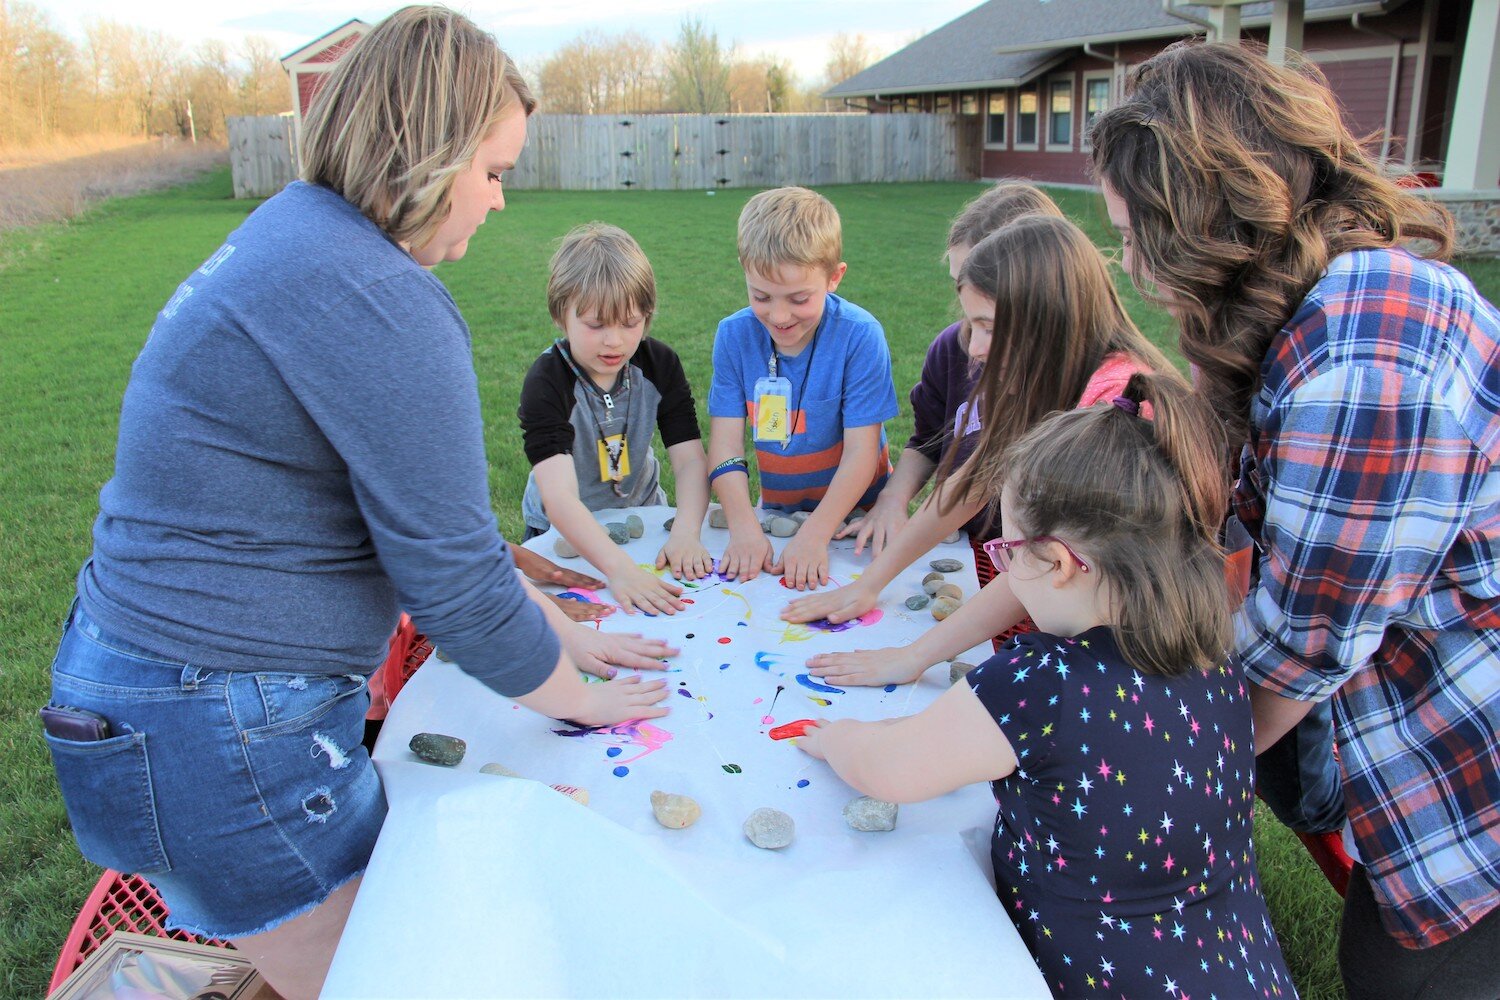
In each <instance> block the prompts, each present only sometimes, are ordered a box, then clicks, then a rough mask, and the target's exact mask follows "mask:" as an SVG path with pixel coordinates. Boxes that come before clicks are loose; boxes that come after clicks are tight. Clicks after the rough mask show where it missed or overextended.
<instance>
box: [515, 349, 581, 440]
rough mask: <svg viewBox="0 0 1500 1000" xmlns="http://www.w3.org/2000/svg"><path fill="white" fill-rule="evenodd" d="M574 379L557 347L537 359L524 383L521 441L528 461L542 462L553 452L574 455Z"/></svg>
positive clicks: (520, 409) (517, 412)
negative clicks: (559, 355)
mask: <svg viewBox="0 0 1500 1000" xmlns="http://www.w3.org/2000/svg"><path fill="white" fill-rule="evenodd" d="M573 382H574V376H573V373H572V371H570V370H569V369H568V365H567V362H565V361H563V359H562V358H560V357H558V356H557V352H556V351H555V350H549V351H547V353H546V354H543V355H542V356H541V357H539V358H537V359H536V361H535V362H533V363H532V366H531V370H530V371H528V372H527V373H526V381H525V382H523V383H522V384H521V405H520V407H519V408H518V409H517V410H516V415H517V416H518V417H520V419H521V441H522V446H523V447H524V448H525V450H526V460H527V461H528V462H530V463H531V464H532V465H540V464H541V463H542V462H545V461H546V460H547V459H549V458H551V457H552V456H553V455H571V454H573V424H572V423H571V418H572V415H573Z"/></svg>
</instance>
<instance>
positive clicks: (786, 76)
mask: <svg viewBox="0 0 1500 1000" xmlns="http://www.w3.org/2000/svg"><path fill="white" fill-rule="evenodd" d="M502 42H503V39H502ZM875 58H876V54H875V53H874V52H873V51H872V50H871V48H870V46H869V44H868V43H867V41H866V40H865V38H864V37H863V36H861V35H852V36H851V35H839V36H837V37H836V38H835V39H834V40H833V41H832V43H831V44H830V46H829V49H828V53H827V59H826V62H825V63H824V65H823V66H822V67H821V69H822V75H821V76H819V77H817V78H816V79H812V80H809V81H807V82H806V84H804V82H803V81H802V80H801V79H800V78H799V76H798V74H797V73H796V72H795V71H794V69H793V67H792V65H791V63H790V61H789V60H787V59H784V58H781V59H777V58H769V57H748V56H741V55H740V54H739V53H738V52H737V51H736V50H735V48H734V47H733V46H730V45H725V44H722V43H721V42H720V41H719V37H718V35H717V34H716V33H715V32H713V31H712V30H709V29H708V28H706V27H704V25H703V23H702V22H701V21H698V20H695V19H688V20H686V21H684V22H683V23H682V26H681V28H680V30H679V32H678V34H677V37H676V38H675V39H674V40H672V41H671V42H668V43H666V44H661V45H658V44H655V43H652V42H651V41H649V40H648V39H647V38H646V37H645V36H643V35H641V34H639V33H637V32H626V33H623V34H618V35H606V34H603V33H600V32H596V31H590V32H585V33H583V34H581V35H579V36H578V37H577V38H575V39H573V40H572V41H571V42H568V43H567V44H566V45H564V46H562V47H561V48H560V49H558V50H557V51H556V52H554V53H553V54H551V55H550V56H548V57H547V58H545V59H544V60H542V61H541V62H540V64H539V65H538V66H535V67H527V69H528V72H527V76H528V78H529V79H530V80H531V81H532V83H533V84H534V85H535V86H536V88H537V90H538V91H539V92H540V96H541V99H542V102H543V107H544V109H545V110H548V111H553V112H557V113H575V114H619V113H631V114H641V113H647V112H696V113H706V114H718V113H724V112H745V113H750V112H785V111H823V110H831V111H841V110H845V108H844V107H843V104H842V102H825V101H823V100H822V99H821V98H820V97H819V96H818V94H819V93H820V92H821V91H822V90H824V89H826V88H827V87H829V86H831V85H833V84H834V83H838V82H839V81H841V80H844V79H847V78H848V77H850V76H853V75H854V74H855V73H857V72H859V71H860V70H861V69H864V68H865V67H866V66H868V65H869V64H870V63H872V62H874V60H875ZM291 107H292V105H291V88H290V86H289V84H288V82H287V75H286V72H285V70H283V69H282V67H281V63H280V59H279V58H278V56H277V54H276V52H275V50H274V49H273V48H272V47H271V43H270V42H269V41H268V40H266V39H264V38H260V37H255V36H252V37H249V38H247V39H246V40H245V41H244V42H243V43H242V44H240V45H239V46H236V47H233V48H231V47H230V46H228V45H226V44H225V43H223V42H220V41H213V40H210V41H205V42H200V43H199V44H198V45H196V46H194V47H192V48H188V47H185V46H184V45H183V44H182V43H181V42H179V41H178V40H176V39H174V38H172V37H171V36H169V35H166V34H164V33H162V32H160V31H150V30H146V29H142V28H137V27H133V26H131V25H127V24H122V23H119V22H115V21H109V20H97V21H93V22H91V23H89V24H88V25H87V26H86V27H85V28H84V31H83V38H82V40H81V41H74V40H73V39H71V38H69V37H68V36H67V35H66V34H64V33H63V32H62V31H61V30H59V29H58V27H57V26H56V25H55V24H54V23H53V21H52V19H51V17H50V16H49V15H48V13H47V12H46V11H45V10H43V9H42V8H40V7H38V6H36V5H34V4H31V3H28V2H24V0H0V148H6V147H17V146H27V145H32V144H38V143H45V142H47V141H49V140H52V139H56V138H59V137H70V136H82V135H99V134H112V135H139V136H159V135H174V136H181V137H183V138H188V137H193V138H195V139H207V140H210V141H222V140H223V139H224V138H225V137H226V135H227V132H228V126H227V119H228V118H229V117H231V116H235V115H268V114H278V113H281V112H286V111H290V110H291Z"/></svg>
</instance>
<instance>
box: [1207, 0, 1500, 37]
mask: <svg viewBox="0 0 1500 1000" xmlns="http://www.w3.org/2000/svg"><path fill="white" fill-rule="evenodd" d="M1496 2H1497V3H1500V0H1496ZM1208 23H1209V24H1212V25H1213V27H1214V39H1213V40H1214V41H1216V42H1238V41H1239V40H1240V7H1239V4H1237V3H1225V4H1221V5H1219V6H1216V7H1212V8H1210V9H1209V12H1208Z"/></svg>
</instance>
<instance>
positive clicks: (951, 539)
mask: <svg viewBox="0 0 1500 1000" xmlns="http://www.w3.org/2000/svg"><path fill="white" fill-rule="evenodd" d="M963 537H964V533H963V529H961V528H960V529H959V530H958V531H955V532H954V533H953V534H951V535H949V536H948V537H947V538H945V539H943V544H944V545H957V544H958V543H959V541H960V540H961V539H962V538H963Z"/></svg>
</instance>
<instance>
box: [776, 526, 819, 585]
mask: <svg viewBox="0 0 1500 1000" xmlns="http://www.w3.org/2000/svg"><path fill="white" fill-rule="evenodd" d="M781 565H782V570H783V573H782V575H783V576H785V577H786V582H787V584H788V585H790V586H792V587H795V588H796V589H797V590H812V589H813V588H814V587H821V586H823V585H824V584H825V583H827V582H828V542H827V541H819V540H818V539H817V538H814V537H813V536H812V535H811V534H810V533H809V534H803V533H802V532H798V533H797V535H796V536H795V537H794V538H793V539H792V540H791V541H789V542H787V543H786V548H784V549H782V550H781Z"/></svg>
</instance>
